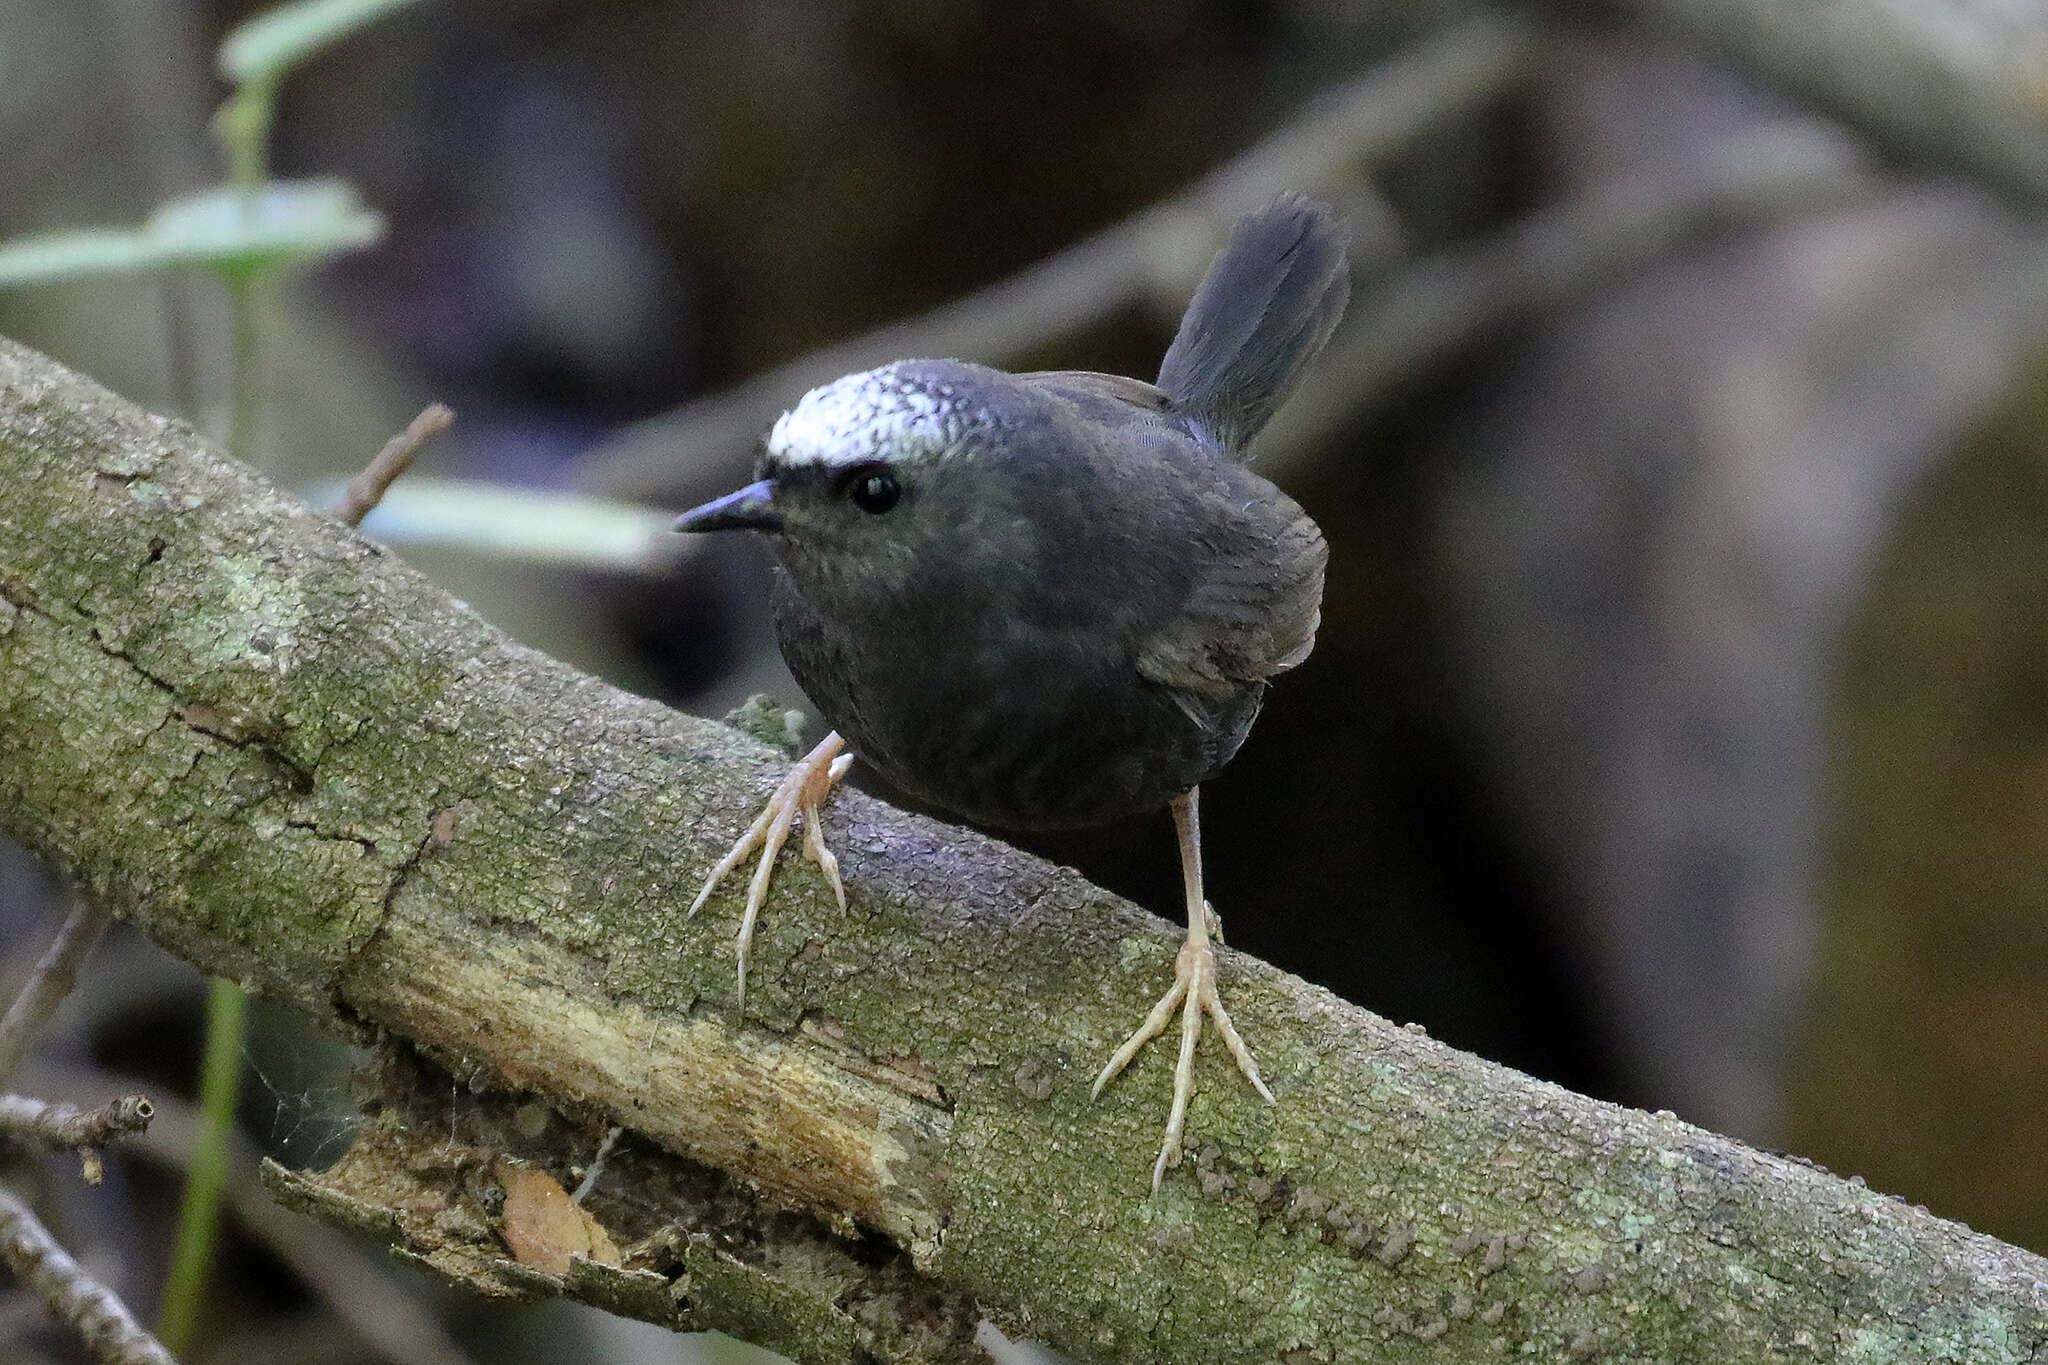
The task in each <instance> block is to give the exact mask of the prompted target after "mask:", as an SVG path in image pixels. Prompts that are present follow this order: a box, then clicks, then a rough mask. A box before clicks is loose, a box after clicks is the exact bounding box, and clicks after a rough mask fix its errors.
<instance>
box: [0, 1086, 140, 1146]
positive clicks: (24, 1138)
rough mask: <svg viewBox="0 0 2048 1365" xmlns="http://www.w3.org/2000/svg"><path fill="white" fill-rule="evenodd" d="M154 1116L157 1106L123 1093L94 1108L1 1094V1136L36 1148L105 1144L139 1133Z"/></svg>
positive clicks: (138, 1097)
mask: <svg viewBox="0 0 2048 1365" xmlns="http://www.w3.org/2000/svg"><path fill="white" fill-rule="evenodd" d="M155 1116H156V1107H155V1106H154V1105H152V1104H151V1103H150V1102H149V1101H148V1100H146V1099H144V1098H143V1097H142V1096H140V1095H123V1096H122V1097H121V1098H120V1099H118V1100H112V1101H110V1102H108V1103H106V1104H103V1105H100V1106H99V1107H98V1108H96V1109H81V1108H79V1107H78V1106H77V1105H75V1104H61V1103H57V1102H55V1101H48V1100H37V1099H30V1098H29V1097H28V1096H27V1095H0V1136H4V1137H9V1138H14V1139H16V1140H17V1141H21V1142H30V1143H34V1144H35V1145H36V1146H38V1147H59V1148H70V1147H105V1146H107V1145H108V1144H110V1143H112V1142H114V1141H115V1140H116V1139H119V1138H124V1137H127V1136H128V1135H130V1134H131V1133H139V1132H141V1131H142V1130H143V1129H145V1128H147V1127H149V1121H150V1120H151V1119H152V1118H154V1117H155Z"/></svg>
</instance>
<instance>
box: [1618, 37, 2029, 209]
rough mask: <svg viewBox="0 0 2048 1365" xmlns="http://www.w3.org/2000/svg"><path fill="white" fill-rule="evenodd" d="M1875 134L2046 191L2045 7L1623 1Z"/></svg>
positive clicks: (2019, 186) (2021, 190) (2018, 188)
mask: <svg viewBox="0 0 2048 1365" xmlns="http://www.w3.org/2000/svg"><path fill="white" fill-rule="evenodd" d="M1617 8H1619V9H1620V10H1622V11H1624V12H1632V13H1635V14H1638V15H1642V16H1645V17H1648V18H1649V19H1651V20H1653V21H1655V22H1656V23H1658V24H1660V25H1662V26H1664V27H1666V28H1669V29H1672V30H1675V31H1677V32H1679V33H1682V34H1684V35H1687V36H1689V37H1692V38H1696V39H1697V40H1699V41H1700V42H1702V43H1705V44H1707V45H1708V46H1710V47H1714V48H1717V49H1719V50H1720V51H1722V52H1725V53H1727V54H1728V55H1729V56H1731V57H1733V58H1735V59H1736V60H1737V61H1740V62H1742V63H1744V64H1745V65H1747V66H1749V67H1750V68H1751V69H1752V70H1754V71H1755V72H1756V73H1757V75H1759V76H1760V77H1762V79H1763V80H1765V81H1766V82H1768V83H1770V84H1772V85H1776V86H1779V87H1782V88H1783V89H1785V90H1787V91H1789V92H1791V93H1793V94H1797V95H1804V96H1806V97H1807V98H1809V99H1812V100H1813V101H1815V102H1816V103H1817V104H1820V105H1822V106H1824V107H1826V108H1827V109H1830V110H1832V111H1833V112H1835V113H1836V114H1838V115H1840V116H1841V117H1843V118H1845V119H1847V120H1848V121H1849V122H1851V123H1853V124H1855V125H1857V126H1858V127H1860V128H1862V129H1863V130H1864V131H1866V132H1871V133H1875V134H1876V135H1877V136H1878V137H1879V138H1880V139H1882V140H1884V141H1888V142H1891V143H1893V144H1895V145H1897V146H1900V147H1903V148H1905V149H1906V150H1908V151H1910V152H1913V153H1914V154H1916V155H1919V156H1923V157H1927V158H1928V159H1930V160H1933V161H1935V162H1937V163H1940V164H1943V165H1947V166H1953V167H1955V168H1957V169H1959V170H1962V171H1966V172H1968V173H1970V174H1973V175H1978V176H1982V177H1983V178H1985V179H1987V180H1989V181H1991V182H1992V183H1993V184H1995V185H1999V186H2002V187H2003V188H2004V189H2005V190H2006V191H2008V192H2009V193H2013V194H2016V195H2017V196H2018V197H2019V198H2021V199H2022V200H2024V201H2026V202H2027V203H2029V204H2031V205H2034V206H2039V205H2040V204H2042V203H2043V202H2044V201H2048V9H2044V8H2043V7H2042V6H2041V5H2039V4H2036V3H2033V2H2032V0H1917V3H1913V4H1905V5H1902V4H1896V3H1893V0H1620V3H1619V5H1618V6H1617Z"/></svg>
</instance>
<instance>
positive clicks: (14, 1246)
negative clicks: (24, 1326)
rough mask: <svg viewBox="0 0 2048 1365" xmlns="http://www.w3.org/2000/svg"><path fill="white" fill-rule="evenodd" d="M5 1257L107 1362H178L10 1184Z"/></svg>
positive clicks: (3, 1227)
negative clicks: (61, 1243)
mask: <svg viewBox="0 0 2048 1365" xmlns="http://www.w3.org/2000/svg"><path fill="white" fill-rule="evenodd" d="M0 1260H4V1261H6V1262H7V1265H8V1267H9V1268H10V1269H11V1270H13V1271H14V1274H15V1276H16V1278H18V1279H19V1280H20V1281H21V1282H22V1283H23V1284H25V1285H27V1286H28V1287H29V1288H30V1289H33V1290H34V1291H35V1292H36V1295H37V1297H39V1298H41V1299H42V1301H43V1306H44V1307H45V1308H47V1309H49V1310H50V1316H52V1317H54V1318H56V1319H57V1320H58V1321H59V1322H62V1323H65V1324H67V1325H69V1326H70V1327H71V1328H72V1329H73V1330H74V1331H76V1332H77V1333H78V1335H79V1337H80V1338H81V1339H82V1340H83V1341H84V1342H85V1345H86V1348H87V1349H88V1350H90V1351H91V1352H92V1353H93V1355H94V1357H95V1358H97V1359H98V1360H99V1361H100V1362H101V1365H177V1360H176V1358H175V1357H173V1356H172V1355H171V1353H170V1352H169V1351H166V1350H165V1349H164V1348H163V1346H162V1345H161V1344H159V1343H158V1341H157V1339H156V1338H155V1337H153V1336H151V1335H150V1334H149V1333H148V1332H146V1331H144V1330H143V1328H142V1325H141V1324H140V1323H138V1322H136V1321H135V1316H134V1314H132V1313H130V1312H129V1311H128V1306H127V1305H126V1304H124V1303H122V1302H121V1298H120V1296H119V1295H118V1294H116V1293H114V1291H113V1290H111V1289H109V1288H107V1287H106V1286H105V1285H103V1284H101V1283H100V1282H99V1281H98V1280H95V1279H93V1278H92V1276H90V1275H88V1274H86V1273H85V1270H84V1269H83V1268H82V1267H81V1266H80V1265H79V1264H78V1262H76V1261H74V1260H72V1259H71V1257H70V1256H69V1255H68V1254H67V1253H66V1252H65V1250H64V1248H62V1247H60V1246H58V1245H57V1242H56V1239H54V1238H52V1237H51V1236H50V1232H49V1229H47V1228H45V1227H44V1226H43V1225H42V1222H41V1221H40V1220H39V1219H37V1217H36V1216H35V1214H34V1213H33V1212H31V1211H30V1209H29V1206H28V1205H27V1204H26V1203H24V1202H23V1201H22V1199H21V1197H20V1196H19V1195H17V1194H16V1193H15V1192H14V1191H13V1190H10V1189H8V1188H6V1187H5V1186H0Z"/></svg>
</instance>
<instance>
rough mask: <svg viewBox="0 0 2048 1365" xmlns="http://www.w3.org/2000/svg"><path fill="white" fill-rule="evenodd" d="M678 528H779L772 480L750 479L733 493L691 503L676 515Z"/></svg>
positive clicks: (720, 529) (780, 515)
mask: <svg viewBox="0 0 2048 1365" xmlns="http://www.w3.org/2000/svg"><path fill="white" fill-rule="evenodd" d="M675 529H676V530H678V531H779V530H781V529H782V513H780V512H778V511H776V510H775V481H774V480H773V479H763V480H761V481H760V482H759V483H750V484H748V485H747V486H746V487H745V488H742V489H740V490H739V492H737V493H727V494H726V495H725V496H724V497H722V498H719V499H718V500H716V501H715V502H707V503H705V504H704V505H703V506H702V507H693V508H691V509H690V510H689V511H687V512H685V513H683V514H682V515H681V516H679V517H677V518H676V524H675Z"/></svg>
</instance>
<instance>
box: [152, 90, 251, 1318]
mask: <svg viewBox="0 0 2048 1365" xmlns="http://www.w3.org/2000/svg"><path fill="white" fill-rule="evenodd" d="M275 94H276V86H275V84H274V82H271V81H268V80H260V81H250V82H248V83H246V84H245V85H244V86H243V87H242V88H241V89H240V90H238V91H236V93H235V94H234V96H233V97H232V98H230V99H229V101H228V103H227V105H226V106H225V107H224V108H223V109H222V110H221V114H220V118H219V121H218V123H217V124H216V128H217V130H218V132H219V135H220V140H221V144H222V148H223V150H224V151H225V152H226V154H227V162H228V182H229V183H230V184H231V185H233V186H235V187H236V188H237V189H240V190H242V191H244V192H245V193H248V194H252V195H253V194H254V193H255V192H256V191H258V190H260V189H261V188H262V186H263V182H264V180H265V179H266V178H267V177H268V175H269V171H270V167H269V159H270V158H269V154H268V143H269V133H270V124H271V118H272V113H273V98H274V96H275ZM265 273H266V272H264V271H263V270H261V269H231V270H224V271H222V272H221V279H222V282H223V283H224V284H225V285H226V287H227V291H228V312H229V317H230V318H231V319H232V326H233V360H232V364H233V367H234V369H233V373H232V374H231V375H230V377H229V382H228V388H229V392H228V451H229V453H230V454H232V455H234V456H236V457H237V458H239V459H243V460H247V459H249V458H250V456H251V455H252V454H253V451H252V449H251V447H252V445H253V443H254V439H255V424H256V416H257V402H258V395H259V394H260V392H261V387H262V386H261V384H260V383H259V367H260V365H261V362H262V357H263V343H264V329H265V326H266V322H267V318H266V310H265V308H264V306H263V302H264V300H263V293H264V289H263V282H264V275H265ZM248 1004H249V1000H248V997H247V996H246V995H244V994H243V993H242V990H241V988H240V987H238V986H236V985H235V984H234V983H233V982H231V981H225V980H220V979H215V980H214V981H213V983H212V985H211V989H209V991H208V992H207V997H206V1051H205V1054H204V1056H203V1058H202V1059H201V1062H200V1080H199V1132H198V1135H197V1136H196V1137H195V1138H194V1139H193V1144H192V1157H191V1161H190V1164H189V1166H188V1168H187V1172H186V1177H185V1199H184V1203H183V1205H182V1206H181V1207H180V1208H179V1210H178V1243H177V1246H176V1247H175V1248H173V1250H172V1252H171V1270H170V1274H169V1275H168V1276H167V1277H166V1278H165V1280H164V1298H163V1312H162V1316H161V1320H160V1321H159V1322H158V1325H157V1335H158V1337H159V1338H160V1339H161V1340H162V1341H163V1343H164V1345H165V1346H166V1347H168V1348H169V1349H170V1350H171V1352H172V1353H173V1354H176V1355H183V1354H184V1353H185V1348H186V1346H187V1345H188V1344H189V1343H190V1341H191V1338H192V1330H193V1328H194V1327H195V1326H196V1325H197V1324H198V1322H199V1312H200V1309H201V1307H202V1306H203V1305H204V1303H205V1299H206V1277H207V1272H208V1270H209V1269H210V1268H211V1266H212V1263H213V1246H214V1242H215V1240H216V1238H217V1236H218V1234H219V1231H220V1203H221V1192H222V1190H223V1189H224V1188H225V1186H226V1183H227V1153H228V1140H229V1138H230V1136H231V1135H232V1133H233V1131H234V1126H235V1099H236V1092H237V1091H238V1090H239V1089H240V1086H241V1079H242V1024H243V1018H244V1016H245V1015H246V1014H247V1012H248Z"/></svg>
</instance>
